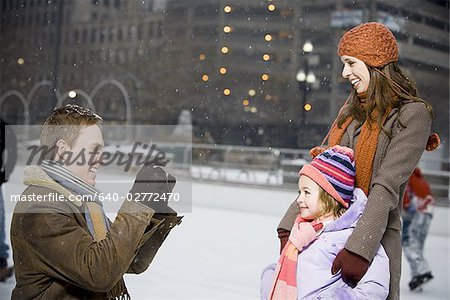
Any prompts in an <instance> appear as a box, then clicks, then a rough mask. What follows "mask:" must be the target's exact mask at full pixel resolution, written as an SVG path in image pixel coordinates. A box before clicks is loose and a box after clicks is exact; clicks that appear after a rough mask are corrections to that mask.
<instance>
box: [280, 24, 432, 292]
mask: <svg viewBox="0 0 450 300" xmlns="http://www.w3.org/2000/svg"><path fill="white" fill-rule="evenodd" d="M338 55H339V56H340V58H341V61H342V63H343V64H344V68H343V71H342V76H343V77H344V78H345V79H347V80H349V83H350V84H351V85H352V87H353V91H352V93H351V94H350V96H349V98H348V99H347V101H346V103H345V104H344V106H343V107H342V109H341V110H340V112H339V114H338V117H337V118H336V120H335V122H334V123H333V125H332V127H331V129H330V132H329V133H328V135H327V137H326V138H325V140H326V139H328V146H333V145H336V144H339V145H342V146H346V147H349V148H352V149H353V150H354V151H355V161H356V186H357V187H359V188H361V189H362V190H363V191H364V192H365V193H366V195H368V201H367V205H366V208H365V210H364V213H363V215H362V216H361V219H360V220H359V222H358V224H357V226H356V228H355V230H354V231H353V233H352V234H351V235H350V237H349V239H348V241H347V243H346V244H345V248H344V249H343V250H342V251H341V252H339V254H338V255H337V257H336V259H335V260H334V263H333V267H332V272H333V274H335V273H337V272H338V271H339V270H341V272H342V278H343V280H344V281H345V282H347V283H348V284H350V285H353V286H354V285H356V283H357V282H358V281H359V280H360V279H361V278H362V277H363V276H364V274H365V273H366V272H367V269H368V267H369V264H370V262H371V261H372V260H373V258H374V256H375V254H376V253H377V250H378V248H379V247H380V243H381V244H382V245H383V247H384V248H385V250H386V252H387V255H388V257H389V262H390V266H389V268H390V274H391V279H390V290H389V298H388V299H398V298H399V282H400V271H401V239H400V230H401V217H400V216H401V204H402V201H401V199H402V198H403V194H404V191H405V186H406V183H407V181H408V178H409V176H410V175H411V173H412V171H413V169H414V168H415V167H416V165H417V163H418V162H419V159H420V157H421V155H422V153H423V151H424V150H425V148H426V147H427V148H430V150H431V149H432V150H434V148H436V147H437V145H438V143H439V139H438V137H437V135H436V134H433V135H432V136H433V138H430V139H429V134H430V130H431V123H432V108H431V106H430V105H429V104H427V103H426V102H425V101H423V100H422V99H420V98H418V97H417V91H416V88H415V85H414V83H413V82H412V80H411V79H410V78H408V77H406V76H405V75H404V74H403V72H402V71H401V70H400V68H399V67H398V65H397V61H398V46H397V41H396V39H395V37H394V35H393V34H392V32H391V31H390V30H389V29H388V28H387V27H385V26H384V25H383V24H380V23H376V22H370V23H364V24H361V25H359V26H356V27H355V28H353V29H351V30H350V31H348V32H347V33H345V34H344V36H343V37H342V38H341V40H340V42H339V47H338ZM325 140H324V142H325ZM427 141H428V145H427ZM323 149H324V148H322V147H316V148H314V149H312V150H311V154H312V155H313V156H315V155H317V154H318V153H320V151H323ZM297 214H298V205H296V203H295V201H294V203H293V204H292V205H291V206H290V207H289V209H288V211H287V213H286V214H285V216H284V217H283V219H282V220H281V222H280V224H279V227H278V235H279V237H280V239H281V243H282V247H283V246H284V243H285V242H286V240H287V238H288V236H289V230H290V228H292V226H293V223H294V220H295V217H296V216H297Z"/></svg>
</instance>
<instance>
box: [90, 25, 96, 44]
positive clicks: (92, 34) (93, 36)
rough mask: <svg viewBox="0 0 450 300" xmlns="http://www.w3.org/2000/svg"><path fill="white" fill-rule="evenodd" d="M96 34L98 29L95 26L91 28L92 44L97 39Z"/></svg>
mask: <svg viewBox="0 0 450 300" xmlns="http://www.w3.org/2000/svg"><path fill="white" fill-rule="evenodd" d="M96 35H97V30H96V29H95V28H93V29H92V30H91V43H92V44H94V43H95V41H96V40H97V37H96Z"/></svg>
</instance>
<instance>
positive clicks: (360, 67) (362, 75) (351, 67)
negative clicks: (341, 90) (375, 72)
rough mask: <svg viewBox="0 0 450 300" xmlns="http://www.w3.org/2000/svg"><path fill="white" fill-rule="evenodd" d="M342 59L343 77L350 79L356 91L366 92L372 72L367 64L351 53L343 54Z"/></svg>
mask: <svg viewBox="0 0 450 300" xmlns="http://www.w3.org/2000/svg"><path fill="white" fill-rule="evenodd" d="M341 61H342V63H343V64H344V68H343V69H342V77H344V78H346V79H348V80H349V81H350V84H351V85H352V87H353V88H354V89H355V90H356V93H358V94H361V93H364V92H366V91H367V89H368V87H369V83H370V73H369V69H368V68H367V66H366V64H365V63H364V62H363V61H362V60H359V59H357V58H356V57H353V56H349V55H342V56H341Z"/></svg>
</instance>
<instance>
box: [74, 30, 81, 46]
mask: <svg viewBox="0 0 450 300" xmlns="http://www.w3.org/2000/svg"><path fill="white" fill-rule="evenodd" d="M73 41H74V43H75V44H78V43H79V42H80V34H79V33H78V30H75V31H74V32H73Z"/></svg>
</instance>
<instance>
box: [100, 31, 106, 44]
mask: <svg viewBox="0 0 450 300" xmlns="http://www.w3.org/2000/svg"><path fill="white" fill-rule="evenodd" d="M104 42H105V29H103V28H101V29H100V44H102V43H104Z"/></svg>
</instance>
